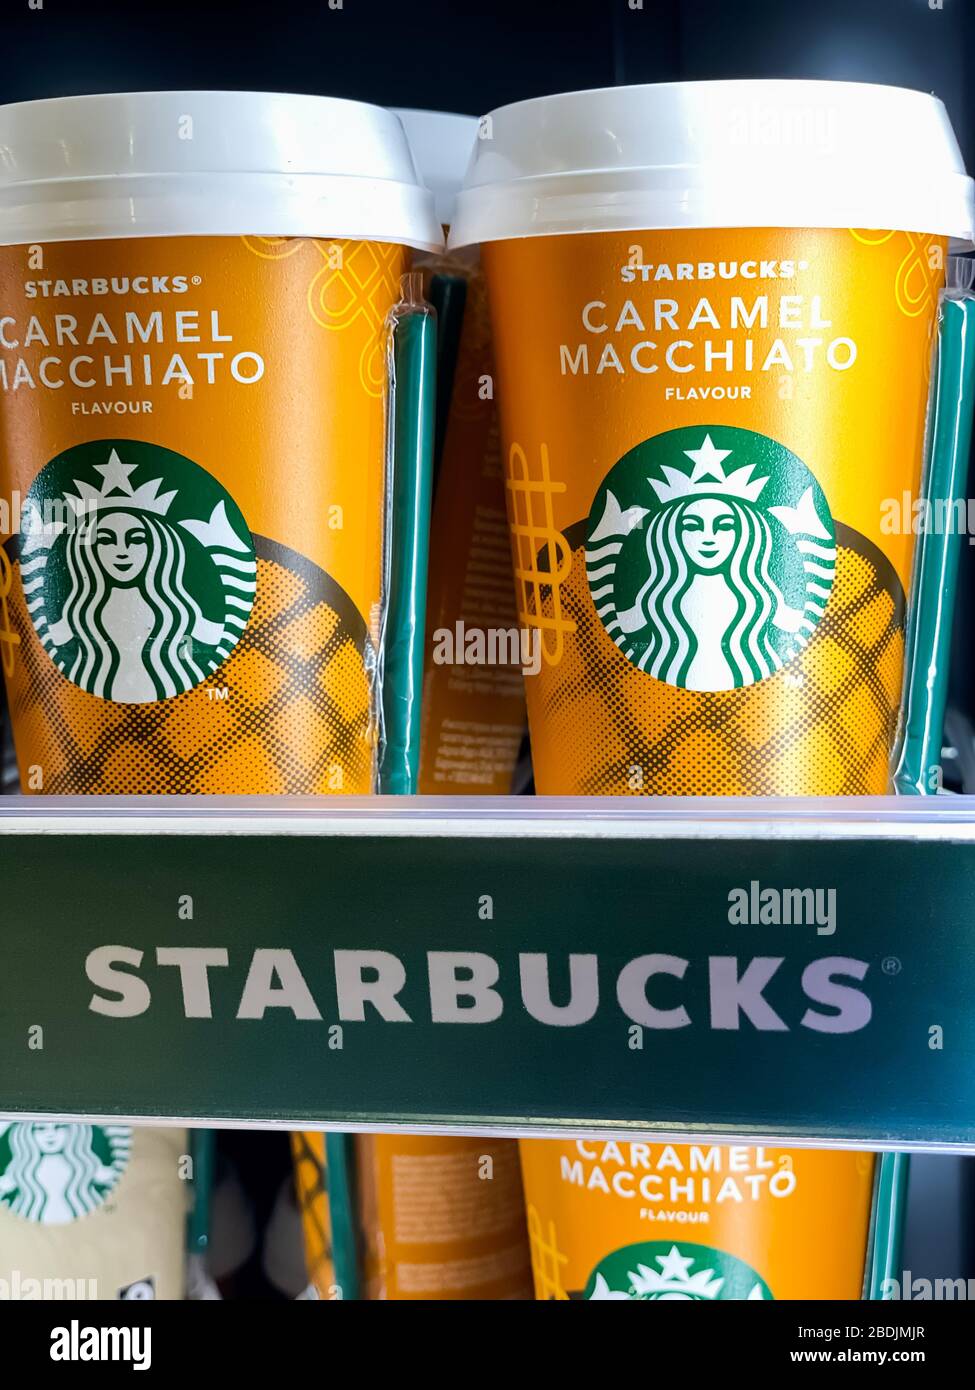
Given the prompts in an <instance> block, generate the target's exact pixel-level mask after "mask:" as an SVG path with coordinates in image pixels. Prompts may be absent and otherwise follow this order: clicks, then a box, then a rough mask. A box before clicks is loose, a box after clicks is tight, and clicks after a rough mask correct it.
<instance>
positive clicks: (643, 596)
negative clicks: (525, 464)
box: [586, 426, 836, 690]
mask: <svg viewBox="0 0 975 1390" xmlns="http://www.w3.org/2000/svg"><path fill="white" fill-rule="evenodd" d="M835 568H836V537H835V532H834V529H833V519H832V517H831V515H830V510H829V506H828V504H827V501H826V498H825V496H824V495H823V492H822V489H821V488H820V487H819V484H818V483H817V482H816V479H815V478H814V477H813V475H812V474H811V473H810V471H809V469H808V468H807V467H806V466H805V464H804V463H802V461H801V460H800V459H798V458H797V457H796V456H795V454H792V453H790V452H789V450H788V449H786V448H785V447H784V446H783V445H781V444H778V443H777V442H776V441H775V440H773V439H769V438H767V437H766V436H765V435H761V434H756V433H754V432H753V431H751V430H743V429H735V428H732V427H730V426H708V427H707V429H702V428H700V427H697V428H691V429H680V430H669V431H667V432H666V433H664V434H659V435H655V436H654V437H653V438H652V439H648V440H646V441H644V443H643V444H639V445H637V447H636V448H635V449H631V450H630V452H629V453H628V454H625V455H624V456H623V457H622V458H621V459H620V460H619V462H618V463H616V464H615V465H614V466H613V468H612V469H611V470H610V472H609V473H608V474H607V476H606V478H605V480H604V481H603V484H602V486H601V487H600V488H599V491H598V492H597V493H596V497H595V499H594V502H593V507H592V511H591V513H590V516H589V528H588V537H587V541H586V574H587V577H588V581H589V592H590V594H591V597H592V601H593V604H594V605H595V608H596V612H597V613H598V614H599V617H600V619H601V620H602V622H603V624H604V626H605V628H606V630H607V632H608V633H609V635H610V636H611V637H612V639H613V641H614V642H615V643H616V645H617V646H618V647H619V648H620V649H621V651H622V652H623V654H624V656H625V657H626V658H627V660H628V661H631V662H632V663H633V665H634V666H636V667H637V668H638V669H639V670H641V671H645V672H646V673H647V674H648V675H650V676H653V677H655V678H656V679H657V680H661V681H666V682H667V684H668V685H675V686H679V687H680V688H681V689H685V690H732V689H736V688H738V687H741V686H746V685H753V684H755V682H756V681H761V680H765V679H766V678H767V677H769V676H772V675H774V674H775V673H776V672H777V671H779V670H781V668H782V667H783V666H784V665H785V663H786V662H788V661H790V660H791V659H792V657H794V656H795V655H796V654H797V653H798V652H799V650H800V649H801V648H802V647H804V646H805V645H806V643H807V642H808V641H809V639H810V637H811V636H812V634H813V632H814V631H815V629H816V626H817V624H818V623H819V620H820V619H821V618H822V616H823V613H824V611H825V609H826V604H827V602H828V601H829V596H830V592H831V590H832V587H833V577H834V573H835Z"/></svg>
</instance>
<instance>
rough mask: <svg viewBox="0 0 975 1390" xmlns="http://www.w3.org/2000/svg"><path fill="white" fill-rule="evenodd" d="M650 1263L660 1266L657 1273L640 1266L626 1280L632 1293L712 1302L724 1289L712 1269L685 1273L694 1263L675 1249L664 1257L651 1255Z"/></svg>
mask: <svg viewBox="0 0 975 1390" xmlns="http://www.w3.org/2000/svg"><path fill="white" fill-rule="evenodd" d="M654 1261H655V1263H656V1264H658V1265H659V1266H660V1269H659V1271H658V1270H656V1269H650V1268H649V1266H647V1265H644V1264H641V1265H637V1267H636V1270H635V1271H633V1270H631V1271H630V1280H631V1282H632V1285H633V1289H634V1291H635V1292H636V1293H638V1294H639V1293H644V1294H662V1293H681V1294H687V1295H693V1296H696V1297H698V1298H710V1299H715V1298H717V1296H718V1294H719V1293H720V1292H721V1290H722V1288H723V1287H724V1279H723V1278H721V1277H720V1276H717V1275H715V1272H714V1270H713V1269H701V1270H698V1272H697V1274H691V1273H689V1270H690V1267H691V1265H692V1264H693V1263H694V1260H693V1259H692V1258H691V1257H690V1256H688V1255H682V1254H681V1252H680V1250H679V1249H678V1247H677V1246H676V1245H672V1246H671V1247H670V1251H669V1253H668V1254H666V1255H655V1256H654Z"/></svg>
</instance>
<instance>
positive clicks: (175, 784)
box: [8, 537, 376, 795]
mask: <svg viewBox="0 0 975 1390" xmlns="http://www.w3.org/2000/svg"><path fill="white" fill-rule="evenodd" d="M255 548H256V551H257V556H258V564H257V594H256V597H255V602H254V607H253V610H252V613H251V618H250V621H249V623H248V625H247V628H246V629H245V631H244V633H243V635H242V637H241V639H240V641H239V642H238V644H237V646H236V647H235V648H234V650H233V651H232V652H231V654H230V656H229V657H228V659H227V660H226V661H225V662H224V664H223V666H221V667H220V668H219V669H218V670H217V671H215V672H214V673H213V675H212V676H210V677H209V678H208V679H207V680H206V681H204V682H203V684H202V685H200V686H197V687H196V688H195V689H193V690H190V691H187V692H186V693H185V694H183V695H178V696H176V697H174V698H173V699H170V700H161V701H158V702H155V703H148V704H137V705H136V704H132V705H126V704H113V703H112V702H110V701H106V700H100V699H98V698H97V697H96V696H93V695H88V694H86V693H85V692H84V691H83V690H80V689H79V688H78V687H77V686H74V685H72V684H71V683H70V682H69V681H68V680H67V679H66V678H65V677H64V676H63V675H62V674H61V672H60V671H59V670H58V669H57V667H56V666H55V665H54V663H53V662H52V661H51V659H50V657H49V656H48V655H47V653H46V652H45V651H44V649H43V647H42V646H41V645H40V643H39V641H38V640H37V637H36V634H35V632H34V629H33V625H32V624H31V623H30V621H29V618H28V615H27V612H26V609H25V608H24V601H23V594H22V592H21V588H20V584H19V582H18V583H16V584H15V585H14V586H13V589H12V593H11V598H10V618H11V623H12V626H13V628H14V630H15V631H16V632H17V633H18V634H19V635H20V638H21V644H20V646H19V647H18V649H17V651H18V659H17V662H16V665H15V669H14V672H13V675H12V676H11V677H10V679H9V680H8V695H9V700H10V708H11V713H12V720H13V726H14V734H15V742H16V744H17V750H18V759H19V764H20V770H21V780H22V784H23V786H24V790H25V791H27V790H35V791H38V792H44V793H48V794H55V795H88V794H101V795H109V794H114V795H154V794H164V793H171V794H176V793H183V794H187V793H206V794H217V793H224V794H245V793H254V794H259V793H264V794H273V793H293V794H306V795H307V794H315V793H328V794H335V793H337V792H339V793H341V792H344V793H365V792H370V791H372V790H373V782H374V764H375V747H376V728H375V718H374V715H373V691H372V683H371V679H370V675H369V669H368V668H371V666H372V665H373V663H372V662H371V661H369V662H367V661H366V654H367V653H366V648H367V642H368V638H367V635H366V629H365V623H364V621H363V619H362V617H361V616H360V615H359V614H358V612H357V611H356V609H355V607H354V606H353V604H352V603H351V601H350V600H349V598H348V596H347V595H346V594H345V593H344V592H343V591H342V590H341V589H340V588H339V586H338V585H337V584H335V582H334V581H333V580H332V579H331V578H330V577H329V576H328V575H327V574H325V572H324V571H323V570H320V569H318V568H317V566H315V565H313V564H312V563H311V562H310V561H308V560H306V559H305V558H304V557H303V556H301V555H297V554H296V553H295V552H293V551H290V550H288V549H286V548H285V547H284V546H280V545H278V544H276V543H275V542H272V541H269V540H266V539H264V538H262V537H255ZM32 766H35V767H39V768H40V769H41V771H42V774H43V783H42V785H41V786H34V787H30V786H29V784H28V769H29V768H30V767H32Z"/></svg>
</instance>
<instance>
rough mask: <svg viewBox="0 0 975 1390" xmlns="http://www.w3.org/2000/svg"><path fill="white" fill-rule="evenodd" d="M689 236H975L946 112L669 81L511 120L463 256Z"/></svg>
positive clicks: (470, 200) (480, 157)
mask: <svg viewBox="0 0 975 1390" xmlns="http://www.w3.org/2000/svg"><path fill="white" fill-rule="evenodd" d="M680 227H869V228H880V229H884V230H890V231H914V232H927V233H930V234H935V235H940V236H947V237H950V238H953V239H955V240H956V241H958V242H963V243H966V244H967V243H970V242H971V241H972V240H973V232H975V207H973V185H972V180H971V179H969V178H967V177H966V175H965V167H964V164H963V162H962V157H961V152H960V150H959V148H958V142H957V141H956V139H955V136H954V132H953V131H952V128H951V123H950V121H949V119H948V113H947V112H946V110H945V108H944V105H943V103H942V102H940V101H939V100H938V99H937V98H936V97H933V96H929V95H927V94H926V93H924V92H912V91H907V90H905V89H903V88H900V87H880V86H873V85H870V84H867V83H860V82H798V81H771V82H766V81H747V82H745V81H735V82H668V83H662V84H660V85H658V86H647V87H607V88H604V89H602V90H597V91H588V92H567V93H565V94H564V95H561V96H551V97H540V98H538V99H535V100H532V101H522V102H517V103H516V104H514V105H512V106H503V107H501V108H500V109H499V110H497V111H494V112H492V113H491V115H490V116H489V117H487V118H485V120H484V122H483V124H482V128H481V130H480V131H479V138H478V140H477V142H476V145H475V150H474V154H473V157H472V159H471V164H470V167H469V169H468V172H467V178H466V181H465V185H464V189H463V191H462V192H461V194H460V197H459V199H458V206H457V216H456V220H455V222H454V224H453V227H452V231H451V237H450V244H451V245H452V246H463V245H466V244H468V243H470V242H485V241H503V240H507V239H509V238H512V237H526V236H552V235H558V234H570V233H574V232H604V231H640V230H648V231H649V230H653V229H662V228H680Z"/></svg>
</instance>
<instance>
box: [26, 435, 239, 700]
mask: <svg viewBox="0 0 975 1390" xmlns="http://www.w3.org/2000/svg"><path fill="white" fill-rule="evenodd" d="M20 564H21V577H22V580H23V585H24V594H25V596H26V600H27V609H28V612H29V613H30V616H31V620H32V622H33V624H34V627H35V629H36V631H37V635H38V637H39V638H40V640H41V642H42V644H43V646H44V648H45V650H46V651H47V652H48V655H49V656H50V657H51V659H52V660H53V661H54V662H55V664H56V665H57V667H58V669H59V670H61V671H63V672H64V674H65V676H66V677H67V678H68V680H69V681H71V682H72V684H74V685H76V686H79V687H80V688H81V689H82V690H85V691H87V692H88V693H89V694H90V695H97V696H99V697H100V698H102V699H105V700H112V701H116V702H120V703H125V704H146V703H149V702H151V701H154V700H165V699H168V698H169V697H170V696H173V695H181V694H183V693H184V692H185V691H187V690H191V689H192V688H193V687H194V686H197V685H199V684H200V683H201V682H202V681H204V680H205V679H206V677H207V676H208V675H210V674H211V673H212V672H213V671H216V670H217V669H218V667H220V666H221V665H222V664H223V663H224V661H226V659H227V657H228V656H229V655H230V653H231V651H232V650H233V648H234V646H235V645H236V644H237V642H238V641H239V639H240V636H241V633H242V632H243V631H244V628H245V627H246V626H247V620H248V618H249V617H250V613H251V608H252V607H253V603H254V595H255V592H256V589H257V560H256V558H255V555H254V546H253V543H252V541H251V536H250V532H249V530H248V528H247V524H246V522H245V521H244V518H243V516H242V515H241V513H240V510H239V509H238V507H237V505H236V503H235V502H234V500H233V498H232V497H230V495H229V494H228V493H227V492H226V491H225V490H224V489H223V488H222V487H221V486H220V484H219V483H218V482H217V480H216V479H215V478H213V477H212V476H211V475H210V474H209V473H207V472H206V470H205V469H203V468H201V467H200V466H199V465H198V464H195V463H193V462H192V461H191V460H190V459H187V458H183V456H182V455H181V454H175V453H173V452H172V451H171V450H169V449H163V448H160V447H159V446H157V445H154V444H146V443H141V442H138V441H136V440H124V439H120V440H101V441H99V442H97V443H89V444H79V445H77V446H76V447H75V448H73V449H68V450H67V451H66V452H65V453H63V454H59V455H58V457H57V458H55V459H52V460H51V462H50V463H48V464H47V465H46V467H45V468H43V469H42V470H41V472H40V473H39V474H38V476H37V478H36V479H35V480H34V484H33V486H32V487H31V490H30V492H29V494H28V496H27V501H26V503H25V506H24V515H23V522H22V527H21V548H20Z"/></svg>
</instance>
